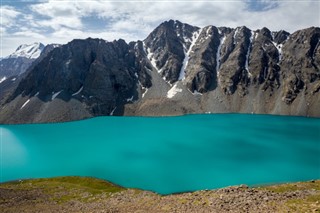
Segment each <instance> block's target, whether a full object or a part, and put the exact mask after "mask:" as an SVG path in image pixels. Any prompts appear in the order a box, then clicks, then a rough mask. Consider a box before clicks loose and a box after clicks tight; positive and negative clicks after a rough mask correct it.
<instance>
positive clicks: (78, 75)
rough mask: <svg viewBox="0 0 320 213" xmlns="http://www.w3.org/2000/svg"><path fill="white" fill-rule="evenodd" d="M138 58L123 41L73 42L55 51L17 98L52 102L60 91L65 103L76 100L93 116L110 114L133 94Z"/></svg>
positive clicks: (16, 92) (34, 69)
mask: <svg viewBox="0 0 320 213" xmlns="http://www.w3.org/2000/svg"><path fill="white" fill-rule="evenodd" d="M135 69H136V67H135V55H134V53H132V52H130V51H129V45H128V44H126V43H125V41H124V40H118V41H113V42H105V41H104V40H99V39H86V40H73V41H72V42H70V43H68V44H67V45H63V46H61V47H59V48H55V49H54V50H52V51H51V52H50V53H49V54H48V55H47V56H46V57H44V58H43V59H42V60H41V62H39V63H38V64H37V65H36V66H35V67H34V68H33V71H32V72H30V73H29V75H28V76H27V77H26V78H25V79H24V80H23V81H21V83H20V85H19V86H18V88H17V89H16V91H15V92H14V94H13V96H12V97H11V100H13V99H14V98H16V97H17V96H18V95H20V94H23V95H25V96H33V95H35V94H36V93H38V92H39V97H41V99H42V100H44V101H48V100H50V99H52V97H53V94H55V93H57V92H60V93H59V95H60V96H61V98H63V99H65V100H66V101H67V100H69V99H70V98H72V97H74V98H77V99H79V100H81V101H82V102H83V103H85V104H86V105H87V107H88V108H89V111H91V112H92V113H93V114H94V115H105V114H110V113H111V111H112V110H113V109H115V108H116V107H117V106H118V105H119V106H120V105H121V104H123V103H124V100H125V99H126V98H128V97H129V96H131V95H133V94H134V90H135V89H134V87H135V81H136V80H135V74H134V73H135V72H136V71H135Z"/></svg>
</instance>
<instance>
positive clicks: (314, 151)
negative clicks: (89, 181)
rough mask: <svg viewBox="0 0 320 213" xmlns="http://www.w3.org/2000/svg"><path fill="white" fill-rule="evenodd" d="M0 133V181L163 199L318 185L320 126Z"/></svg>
mask: <svg viewBox="0 0 320 213" xmlns="http://www.w3.org/2000/svg"><path fill="white" fill-rule="evenodd" d="M0 131H1V132H0V133H1V182H5V181H10V180H16V179H25V178H40V177H54V176H68V175H77V176H92V177H98V178H102V179H106V180H109V181H111V182H114V183H116V184H119V185H122V186H125V187H134V188H141V189H146V190H152V191H156V192H158V193H162V194H167V193H174V192H183V191H193V190H200V189H213V188H219V187H225V186H230V185H236V184H248V185H256V184H269V183H282V182H289V181H303V180H310V179H319V178H320V119H312V118H303V117H290V116H270V115H245V114H217V115H188V116H181V117H163V118H150V117H149V118H143V117H99V118H94V119H89V120H84V121H77V122H69V123H60V124H32V125H0Z"/></svg>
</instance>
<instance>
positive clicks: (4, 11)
mask: <svg viewBox="0 0 320 213" xmlns="http://www.w3.org/2000/svg"><path fill="white" fill-rule="evenodd" d="M0 12H1V25H2V26H4V27H10V26H13V25H14V24H15V20H16V18H17V17H18V16H19V15H20V14H21V13H20V12H18V11H17V10H15V9H14V7H10V6H2V7H1V9H0Z"/></svg>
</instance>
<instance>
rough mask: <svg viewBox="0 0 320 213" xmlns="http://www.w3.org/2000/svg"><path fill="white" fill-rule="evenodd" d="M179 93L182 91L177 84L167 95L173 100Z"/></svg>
mask: <svg viewBox="0 0 320 213" xmlns="http://www.w3.org/2000/svg"><path fill="white" fill-rule="evenodd" d="M178 92H182V89H180V88H178V86H177V84H175V85H174V86H173V87H172V88H171V89H170V90H169V91H168V93H167V98H173V97H174V96H175V95H176V94H177V93H178Z"/></svg>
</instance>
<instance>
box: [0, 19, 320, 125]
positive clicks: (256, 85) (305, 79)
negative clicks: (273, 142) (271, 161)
mask: <svg viewBox="0 0 320 213" xmlns="http://www.w3.org/2000/svg"><path fill="white" fill-rule="evenodd" d="M319 39H320V28H316V27H311V28H308V29H302V30H299V31H297V32H294V33H293V34H289V33H288V32H285V31H279V32H271V31H270V30H269V29H267V28H262V29H259V30H255V31H253V30H250V29H248V28H247V27H245V26H243V27H237V28H235V29H232V28H227V27H215V26H207V27H204V28H201V29H200V28H198V27H195V26H191V25H188V24H183V23H181V22H179V21H173V20H170V21H167V22H164V23H162V24H161V25H160V26H159V27H157V28H156V29H155V30H154V31H153V32H151V33H150V35H149V36H148V37H147V38H146V39H145V40H143V41H137V42H130V43H129V44H127V43H126V42H125V41H123V40H118V41H113V42H106V41H104V40H99V39H86V40H73V41H71V42H69V43H68V44H66V45H63V46H61V47H59V48H55V49H54V50H52V51H51V52H49V53H47V54H46V55H45V56H43V58H41V60H39V62H38V63H36V64H35V65H34V66H33V67H32V68H30V71H29V72H28V75H26V76H25V77H24V78H23V80H21V82H20V83H19V85H18V86H17V88H16V89H15V90H14V92H11V93H10V94H7V96H9V98H8V99H6V101H5V103H3V104H2V106H1V109H0V122H13V123H16V122H47V121H66V120H75V119H82V118H86V117H92V116H97V115H178V114H186V113H208V112H210V113H211V112H212V113H214V112H243V113H271V114H288V115H303V116H320V111H319V108H320V95H319V90H320V71H319V66H320V45H319ZM0 86H1V84H0ZM13 112H15V113H13Z"/></svg>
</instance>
